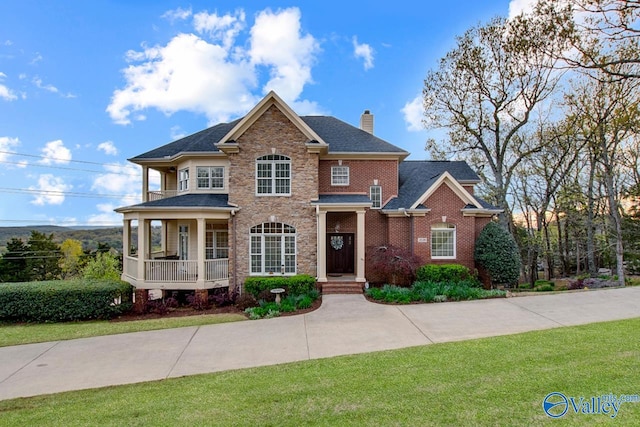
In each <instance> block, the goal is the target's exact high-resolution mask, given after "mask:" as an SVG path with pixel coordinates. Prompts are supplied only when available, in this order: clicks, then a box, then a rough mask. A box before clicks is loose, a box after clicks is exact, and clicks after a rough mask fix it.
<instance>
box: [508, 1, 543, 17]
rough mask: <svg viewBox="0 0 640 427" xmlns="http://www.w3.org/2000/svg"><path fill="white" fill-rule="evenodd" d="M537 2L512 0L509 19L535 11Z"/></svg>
mask: <svg viewBox="0 0 640 427" xmlns="http://www.w3.org/2000/svg"><path fill="white" fill-rule="evenodd" d="M536 2H537V0H511V2H509V19H513V18H515V17H516V16H518V15H520V14H521V13H529V12H531V11H533V7H534V6H535V4H536Z"/></svg>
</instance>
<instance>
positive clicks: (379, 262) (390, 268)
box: [367, 245, 422, 285]
mask: <svg viewBox="0 0 640 427" xmlns="http://www.w3.org/2000/svg"><path fill="white" fill-rule="evenodd" d="M367 263H368V264H369V266H370V267H371V269H373V272H374V274H375V276H376V277H377V278H379V279H380V280H382V281H384V282H386V283H390V284H392V285H410V284H411V283H412V282H413V280H414V279H415V275H416V269H417V268H418V267H419V266H420V265H421V264H422V260H421V259H420V257H418V256H416V255H414V254H412V253H411V252H409V251H408V250H406V249H403V248H399V247H397V246H391V245H388V246H376V247H371V248H369V250H368V251H367Z"/></svg>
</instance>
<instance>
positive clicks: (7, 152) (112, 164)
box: [0, 150, 130, 168]
mask: <svg viewBox="0 0 640 427" xmlns="http://www.w3.org/2000/svg"><path fill="white" fill-rule="evenodd" d="M0 154H10V155H12V156H23V157H32V158H36V159H45V160H57V161H60V162H71V163H83V164H87V165H98V166H113V167H117V168H126V167H129V166H130V165H127V164H125V165H121V164H118V163H100V162H91V161H88V160H72V159H63V158H60V157H47V156H40V155H37V154H25V153H17V152H15V151H4V150H0Z"/></svg>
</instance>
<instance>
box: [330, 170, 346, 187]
mask: <svg viewBox="0 0 640 427" xmlns="http://www.w3.org/2000/svg"><path fill="white" fill-rule="evenodd" d="M331 185H334V186H346V185H349V166H332V167H331Z"/></svg>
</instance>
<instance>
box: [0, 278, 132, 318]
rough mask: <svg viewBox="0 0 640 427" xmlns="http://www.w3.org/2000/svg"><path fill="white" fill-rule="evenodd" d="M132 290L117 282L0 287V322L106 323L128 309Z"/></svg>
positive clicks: (77, 282)
mask: <svg viewBox="0 0 640 427" xmlns="http://www.w3.org/2000/svg"><path fill="white" fill-rule="evenodd" d="M132 293H133V287H132V286H131V285H129V284H128V283H125V282H122V281H120V280H56V281H48V282H27V283H10V284H9V283H6V284H0V319H2V320H3V321H9V322H68V321H74V320H87V319H108V318H111V317H114V316H118V315H120V314H122V313H124V312H126V311H128V310H130V309H131V307H132V304H131V295H132Z"/></svg>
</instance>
